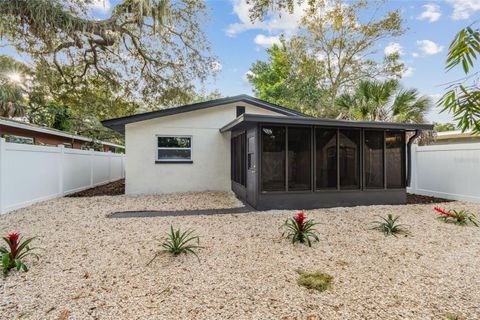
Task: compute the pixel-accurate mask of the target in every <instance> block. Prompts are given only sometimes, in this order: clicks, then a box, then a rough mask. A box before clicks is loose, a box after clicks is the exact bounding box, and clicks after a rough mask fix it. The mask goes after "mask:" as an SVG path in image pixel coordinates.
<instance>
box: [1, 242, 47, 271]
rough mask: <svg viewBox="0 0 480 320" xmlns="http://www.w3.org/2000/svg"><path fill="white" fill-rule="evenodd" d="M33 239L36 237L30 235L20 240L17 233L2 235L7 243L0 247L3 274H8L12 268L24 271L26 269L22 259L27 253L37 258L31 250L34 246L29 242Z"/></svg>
mask: <svg viewBox="0 0 480 320" xmlns="http://www.w3.org/2000/svg"><path fill="white" fill-rule="evenodd" d="M35 239H36V237H32V238H28V239H25V240H23V241H22V238H21V237H20V234H19V233H10V234H9V235H7V236H6V237H3V240H4V241H5V242H6V243H7V246H6V247H0V254H1V256H2V268H3V273H4V274H8V272H9V271H10V270H11V269H13V268H16V269H17V270H23V271H25V272H26V271H28V268H27V266H26V265H25V263H24V262H23V260H24V258H26V257H27V256H29V255H33V256H35V257H36V258H37V259H38V256H37V255H36V254H35V253H33V252H32V250H34V249H35V248H32V247H30V243H31V242H32V241H33V240H35Z"/></svg>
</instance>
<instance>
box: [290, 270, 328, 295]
mask: <svg viewBox="0 0 480 320" xmlns="http://www.w3.org/2000/svg"><path fill="white" fill-rule="evenodd" d="M299 274H300V276H299V277H298V279H297V284H298V285H300V286H303V287H305V288H308V289H315V290H318V291H320V292H321V291H325V290H327V289H329V288H331V286H332V280H333V277H332V276H331V275H329V274H327V273H324V272H320V271H317V272H313V273H309V272H299Z"/></svg>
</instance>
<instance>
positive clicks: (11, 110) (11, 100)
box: [0, 80, 25, 118]
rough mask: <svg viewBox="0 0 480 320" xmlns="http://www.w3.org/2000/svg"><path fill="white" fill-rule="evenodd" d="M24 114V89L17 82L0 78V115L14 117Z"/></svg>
mask: <svg viewBox="0 0 480 320" xmlns="http://www.w3.org/2000/svg"><path fill="white" fill-rule="evenodd" d="M24 115H25V106H24V98H23V89H22V88H21V87H20V86H19V85H17V84H15V83H9V82H6V81H1V80H0V116H2V117H7V118H13V117H21V116H24Z"/></svg>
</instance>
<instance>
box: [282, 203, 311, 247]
mask: <svg viewBox="0 0 480 320" xmlns="http://www.w3.org/2000/svg"><path fill="white" fill-rule="evenodd" d="M317 224H319V223H318V222H315V221H314V220H313V219H307V216H306V215H305V213H303V212H299V213H297V214H296V215H294V216H293V218H289V219H287V221H285V223H284V224H283V227H284V228H286V229H287V230H286V233H287V238H291V239H292V243H296V242H300V243H305V242H306V243H307V245H308V246H309V247H311V246H312V242H311V240H310V239H314V240H316V241H319V239H318V232H317V230H315V229H314V227H315V226H316V225H317Z"/></svg>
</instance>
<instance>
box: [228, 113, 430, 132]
mask: <svg viewBox="0 0 480 320" xmlns="http://www.w3.org/2000/svg"><path fill="white" fill-rule="evenodd" d="M247 122H250V123H271V124H290V125H317V126H325V127H337V128H365V129H391V130H405V131H414V130H433V125H431V124H413V123H397V122H367V121H352V120H334V119H319V118H296V117H281V116H280V117H277V116H265V115H253V114H243V115H241V116H240V117H238V118H236V119H234V120H233V121H231V122H229V123H228V124H226V125H225V126H223V127H222V128H220V132H226V131H231V130H234V129H235V128H236V127H239V126H240V125H242V124H246V123H247Z"/></svg>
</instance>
